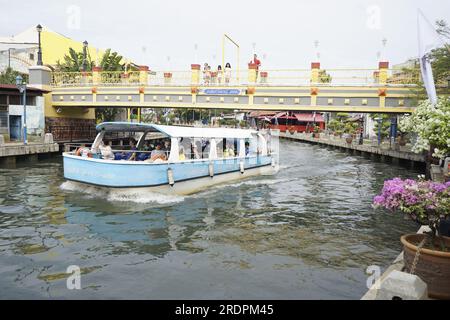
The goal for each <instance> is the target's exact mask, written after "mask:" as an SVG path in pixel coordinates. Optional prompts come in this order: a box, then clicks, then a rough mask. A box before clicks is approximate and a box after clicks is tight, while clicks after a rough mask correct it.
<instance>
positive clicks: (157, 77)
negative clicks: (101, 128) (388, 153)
mask: <svg viewBox="0 0 450 320" xmlns="http://www.w3.org/2000/svg"><path fill="white" fill-rule="evenodd" d="M256 74H257V75H256V80H255V78H252V77H250V76H249V70H241V71H237V70H231V71H228V72H224V71H222V72H221V71H211V72H207V73H206V72H203V71H200V74H199V79H198V82H197V83H192V79H193V77H192V72H191V71H130V72H123V71H102V72H53V73H52V79H51V85H52V86H54V87H83V86H139V85H141V86H248V85H252V86H311V85H314V86H372V85H374V86H377V85H385V86H415V85H417V84H418V83H419V81H420V72H419V71H418V70H411V71H405V70H398V69H385V70H379V69H317V70H311V69H271V70H259V71H258V72H257V73H256Z"/></svg>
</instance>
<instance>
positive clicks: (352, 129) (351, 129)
mask: <svg viewBox="0 0 450 320" xmlns="http://www.w3.org/2000/svg"><path fill="white" fill-rule="evenodd" d="M358 128H359V123H357V122H351V121H348V122H346V123H345V125H344V129H343V131H344V133H347V134H352V135H353V134H356V132H357V130H358Z"/></svg>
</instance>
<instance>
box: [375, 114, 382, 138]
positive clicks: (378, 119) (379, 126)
mask: <svg viewBox="0 0 450 320" xmlns="http://www.w3.org/2000/svg"><path fill="white" fill-rule="evenodd" d="M374 120H375V121H377V123H378V145H380V144H381V123H382V122H383V118H381V117H378V118H375V119H374Z"/></svg>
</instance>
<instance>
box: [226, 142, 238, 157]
mask: <svg viewBox="0 0 450 320" xmlns="http://www.w3.org/2000/svg"><path fill="white" fill-rule="evenodd" d="M235 155H236V154H235V152H234V148H233V147H232V146H231V144H228V145H227V148H226V149H225V152H224V157H225V158H226V157H234V156H235Z"/></svg>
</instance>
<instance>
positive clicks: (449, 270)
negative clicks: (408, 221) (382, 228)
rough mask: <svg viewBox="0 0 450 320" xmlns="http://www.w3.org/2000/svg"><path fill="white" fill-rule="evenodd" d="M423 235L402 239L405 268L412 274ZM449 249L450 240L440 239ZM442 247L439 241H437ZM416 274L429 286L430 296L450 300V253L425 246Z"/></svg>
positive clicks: (412, 235) (436, 243)
mask: <svg viewBox="0 0 450 320" xmlns="http://www.w3.org/2000/svg"><path fill="white" fill-rule="evenodd" d="M424 237H425V235H423V234H410V235H404V236H402V237H401V239H400V240H401V242H402V244H403V250H404V254H403V258H404V261H405V268H406V271H407V272H410V270H411V267H412V264H413V261H414V258H415V256H416V253H417V246H418V245H419V243H420V242H421V241H422V240H423V239H424ZM437 239H442V241H443V243H444V244H445V246H446V247H447V248H450V238H448V237H440V238H437ZM435 245H436V247H437V248H438V247H440V243H439V241H438V240H437V241H435ZM414 273H415V274H416V275H417V276H419V277H420V278H421V279H422V280H423V281H424V282H425V283H426V284H427V286H428V296H429V297H430V298H436V299H447V300H448V299H450V281H449V279H450V252H445V251H439V250H431V249H427V247H426V246H425V247H424V248H422V249H421V250H420V256H419V259H418V262H417V265H416V269H415V271H414Z"/></svg>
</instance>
